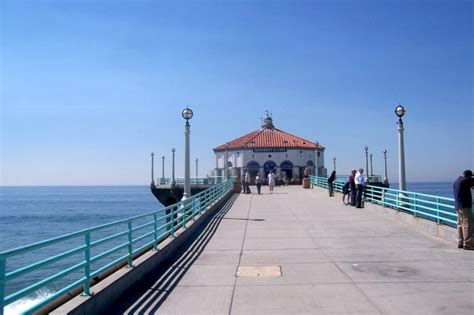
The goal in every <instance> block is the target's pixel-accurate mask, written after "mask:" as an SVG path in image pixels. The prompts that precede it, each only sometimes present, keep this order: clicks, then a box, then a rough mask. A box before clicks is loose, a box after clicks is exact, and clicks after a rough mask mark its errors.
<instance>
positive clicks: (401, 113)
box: [395, 103, 406, 191]
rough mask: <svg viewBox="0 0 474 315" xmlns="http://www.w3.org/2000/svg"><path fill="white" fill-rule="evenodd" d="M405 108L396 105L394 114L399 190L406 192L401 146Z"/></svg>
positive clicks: (403, 157)
mask: <svg viewBox="0 0 474 315" xmlns="http://www.w3.org/2000/svg"><path fill="white" fill-rule="evenodd" d="M405 112H406V110H405V108H404V107H403V106H402V105H401V104H400V103H398V106H397V107H396V108H395V114H396V115H397V116H398V181H399V185H400V186H399V189H400V190H403V191H405V190H406V181H405V148H404V144H403V130H404V129H403V120H402V117H403V116H404V115H405Z"/></svg>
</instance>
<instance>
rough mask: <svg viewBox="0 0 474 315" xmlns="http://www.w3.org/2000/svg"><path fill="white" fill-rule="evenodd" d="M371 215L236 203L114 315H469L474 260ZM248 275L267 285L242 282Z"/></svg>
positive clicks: (291, 204) (338, 205)
mask: <svg viewBox="0 0 474 315" xmlns="http://www.w3.org/2000/svg"><path fill="white" fill-rule="evenodd" d="M265 188H266V187H265ZM371 207H378V206H374V205H367V204H366V208H364V209H355V208H352V207H349V206H344V205H343V204H342V202H341V200H340V197H339V195H337V194H336V197H335V198H329V197H327V191H326V190H322V189H319V188H315V189H312V190H303V189H302V188H301V187H296V186H292V187H291V186H290V187H277V188H275V193H274V194H268V191H267V190H265V189H264V194H263V195H256V194H255V193H254V194H252V195H244V194H241V195H234V197H233V198H232V199H231V200H230V201H229V202H228V203H227V204H226V205H225V206H224V207H223V208H222V209H221V210H220V211H219V212H218V214H217V215H216V216H215V217H214V218H213V219H212V220H211V221H210V223H209V224H208V225H207V227H206V228H205V229H204V230H203V231H202V232H201V233H200V235H199V236H198V237H197V238H196V239H195V241H194V242H193V243H192V244H190V245H189V247H186V248H183V250H182V251H181V253H180V255H178V256H176V259H175V260H174V261H173V262H170V263H169V265H168V268H166V270H163V271H162V272H161V273H159V274H158V273H157V274H156V277H155V278H154V279H148V281H147V282H143V283H142V285H141V286H140V288H139V289H137V290H136V291H135V292H130V293H129V294H127V296H126V297H124V298H122V299H121V301H120V303H115V304H114V306H113V309H112V308H111V311H112V313H129V314H145V313H147V314H149V313H158V314H326V313H359V314H381V313H406V314H436V313H450V314H471V312H472V310H473V309H474V274H473V272H472V271H473V270H474V253H473V252H468V251H463V250H458V249H456V248H455V247H456V246H455V243H453V242H448V241H445V240H442V239H439V238H436V237H433V236H431V235H428V234H425V233H422V232H418V231H416V230H414V229H413V228H411V227H410V226H407V225H404V224H403V223H400V222H397V221H395V220H393V219H390V218H388V217H385V216H382V215H379V214H377V213H375V212H374V211H371ZM242 266H252V267H253V268H250V270H251V271H252V270H256V271H257V273H260V276H257V273H256V274H255V275H252V274H251V273H250V274H245V273H244V274H243V275H241V273H240V272H239V276H237V274H238V273H237V271H238V268H239V267H242ZM263 266H267V267H268V268H270V267H271V266H276V267H275V268H276V269H273V270H277V271H280V272H281V275H280V274H279V273H278V272H276V273H270V274H268V275H265V274H262V273H261V272H262V270H264V268H261V267H263ZM270 269H271V268H270Z"/></svg>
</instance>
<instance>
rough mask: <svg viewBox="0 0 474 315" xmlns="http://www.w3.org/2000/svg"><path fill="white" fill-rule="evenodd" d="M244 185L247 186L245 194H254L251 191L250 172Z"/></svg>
mask: <svg viewBox="0 0 474 315" xmlns="http://www.w3.org/2000/svg"><path fill="white" fill-rule="evenodd" d="M244 184H245V185H244V187H245V191H244V193H245V194H250V193H252V192H251V191H250V174H249V172H248V171H247V172H245V180H244Z"/></svg>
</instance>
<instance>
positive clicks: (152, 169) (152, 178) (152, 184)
mask: <svg viewBox="0 0 474 315" xmlns="http://www.w3.org/2000/svg"><path fill="white" fill-rule="evenodd" d="M154 156H155V153H153V152H151V184H150V186H151V187H155V180H154V177H155V175H154V167H155V165H154V164H155V161H154Z"/></svg>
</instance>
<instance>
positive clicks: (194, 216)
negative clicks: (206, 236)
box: [191, 197, 199, 221]
mask: <svg viewBox="0 0 474 315" xmlns="http://www.w3.org/2000/svg"><path fill="white" fill-rule="evenodd" d="M196 198H197V197H196ZM196 198H193V206H192V208H191V209H193V210H192V216H193V221H196V211H195V209H194V207H195V202H194V200H195V199H196ZM196 203H197V204H199V202H196Z"/></svg>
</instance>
